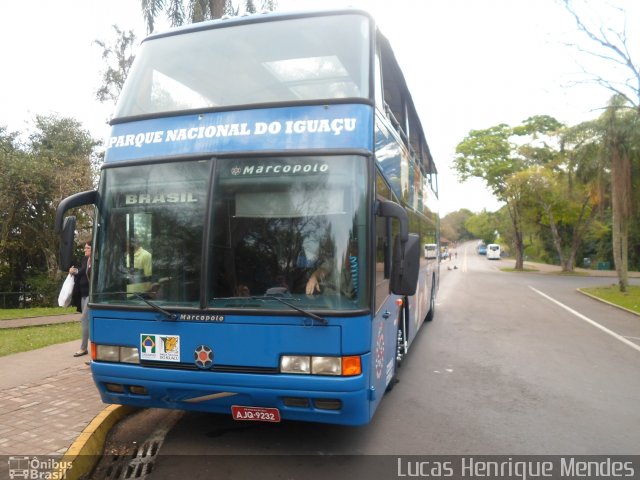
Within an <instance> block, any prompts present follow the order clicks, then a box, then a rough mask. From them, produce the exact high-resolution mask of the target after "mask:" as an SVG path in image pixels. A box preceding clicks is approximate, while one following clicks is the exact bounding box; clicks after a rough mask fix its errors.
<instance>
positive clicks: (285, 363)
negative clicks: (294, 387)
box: [280, 355, 362, 377]
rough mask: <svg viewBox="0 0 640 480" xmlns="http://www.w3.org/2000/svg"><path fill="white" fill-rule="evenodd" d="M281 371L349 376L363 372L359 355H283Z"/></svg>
mask: <svg viewBox="0 0 640 480" xmlns="http://www.w3.org/2000/svg"><path fill="white" fill-rule="evenodd" d="M280 372H281V373H297V374H304V375H309V374H311V375H336V376H338V375H341V376H344V377H347V376H355V375H360V374H361V373H362V364H361V361H360V356H359V355H354V356H351V357H321V356H317V357H316V356H311V355H283V356H282V357H280Z"/></svg>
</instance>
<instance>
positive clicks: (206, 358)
mask: <svg viewBox="0 0 640 480" xmlns="http://www.w3.org/2000/svg"><path fill="white" fill-rule="evenodd" d="M193 359H194V361H195V364H196V366H197V367H198V368H200V369H202V370H206V369H209V368H211V367H212V366H213V351H212V350H211V349H210V348H209V347H208V346H206V345H198V346H197V347H196V349H195V351H194V352H193Z"/></svg>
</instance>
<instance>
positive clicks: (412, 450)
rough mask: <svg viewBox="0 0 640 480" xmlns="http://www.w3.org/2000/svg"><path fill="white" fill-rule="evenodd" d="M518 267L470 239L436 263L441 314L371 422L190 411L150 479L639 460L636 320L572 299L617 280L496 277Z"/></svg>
mask: <svg viewBox="0 0 640 480" xmlns="http://www.w3.org/2000/svg"><path fill="white" fill-rule="evenodd" d="M512 265H513V260H504V259H503V260H498V261H488V260H487V259H486V258H485V257H481V256H478V255H476V253H475V251H474V249H473V245H472V244H467V245H466V246H465V247H461V248H459V249H458V258H457V260H453V261H451V262H444V263H443V264H442V269H441V286H440V291H439V294H438V298H437V311H436V317H435V320H434V321H433V322H432V323H430V324H426V325H425V326H424V327H423V329H422V331H421V333H420V335H419V336H418V338H417V339H416V341H415V342H414V344H413V347H412V349H411V351H410V352H409V355H408V357H407V358H406V359H405V361H404V363H403V366H402V368H401V369H400V383H399V384H398V385H396V387H395V389H394V390H393V391H392V392H390V393H388V394H387V397H386V398H385V399H384V400H383V402H382V404H381V406H380V408H379V409H378V411H377V412H376V415H375V418H374V419H373V421H372V422H371V423H370V424H369V425H367V426H364V427H358V428H353V427H340V426H333V425H317V424H306V423H297V422H283V423H281V424H246V423H238V422H234V421H233V420H231V418H230V417H229V416H216V415H208V414H200V413H186V414H184V416H182V418H181V419H180V420H179V421H178V422H177V423H176V425H175V426H174V427H173V428H172V429H171V431H170V432H169V433H168V435H167V436H166V438H164V443H163V445H162V447H161V449H160V453H159V456H158V458H157V459H156V461H155V466H154V469H153V473H152V475H151V476H150V477H149V478H152V479H153V480H159V479H169V478H188V477H190V476H192V475H195V474H196V472H197V475H198V476H204V477H205V478H234V479H236V478H262V479H267V478H282V479H286V478H303V479H308V478H332V479H342V478H350V479H359V478H398V477H399V476H402V475H400V473H401V472H399V470H398V469H399V468H402V467H401V466H399V464H398V462H399V461H404V460H402V459H404V458H409V456H411V455H420V456H422V455H507V456H511V455H597V454H602V455H632V454H638V453H639V446H640V428H639V426H640V408H638V406H639V405H640V374H639V373H638V372H639V371H640V368H639V367H640V317H637V316H635V315H632V314H630V313H627V312H624V311H621V310H618V309H615V308H613V307H610V306H608V305H605V304H602V303H599V302H596V301H595V300H593V299H590V298H588V297H586V296H584V295H582V294H580V293H578V292H577V291H576V288H577V287H582V286H591V285H598V284H610V283H613V282H615V279H612V278H602V277H566V276H555V275H540V274H534V273H507V272H503V271H501V270H500V267H501V266H512ZM454 266H455V267H456V268H453V267H454ZM450 267H451V269H449V268H450ZM336 456H339V457H336ZM399 459H400V460H399ZM405 473H407V472H405Z"/></svg>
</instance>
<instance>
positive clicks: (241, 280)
mask: <svg viewBox="0 0 640 480" xmlns="http://www.w3.org/2000/svg"><path fill="white" fill-rule="evenodd" d="M212 168H213V170H212ZM211 171H214V172H215V175H213V176H211V175H212V174H211V173H210V172H211ZM209 178H213V180H212V181H213V182H214V185H213V189H212V192H213V196H212V197H211V200H209V195H208V192H209V182H210V181H209ZM366 178H367V173H366V161H365V158H364V157H358V156H322V157H274V158H259V159H258V158H254V159H247V158H244V159H219V160H217V161H215V162H214V161H208V160H207V161H196V162H176V163H165V164H155V165H137V166H127V167H119V168H110V169H105V170H104V172H103V177H102V184H101V203H100V206H99V225H98V227H97V230H98V233H97V241H96V248H95V263H94V273H93V275H92V279H93V281H94V285H93V296H92V301H93V302H94V303H97V304H109V305H114V304H117V305H136V306H142V305H144V303H143V300H142V298H140V297H144V298H145V299H148V300H152V301H153V302H155V303H156V304H157V305H158V306H161V307H168V308H172V307H193V308H202V307H209V308H215V309H224V308H231V309H247V308H248V309H269V310H273V309H277V310H284V311H291V309H290V307H288V306H287V305H284V304H282V303H280V302H278V301H277V300H274V299H273V298H272V297H279V298H281V299H283V300H285V301H287V302H289V303H292V304H293V305H295V306H296V307H299V308H305V309H310V310H316V309H331V310H339V309H347V310H349V309H350V310H353V309H362V308H367V306H368V303H369V298H368V296H367V293H366V292H367V288H366V286H367V285H366V280H365V279H366V278H367V268H368V267H367V263H366V257H365V252H366V248H365V246H366V244H365V239H366V232H367V228H368V227H367V224H366V220H365V219H366V218H367V215H366V214H365V213H366V184H365V182H366ZM208 202H211V208H210V209H207V204H208ZM207 212H210V214H211V218H210V219H209V218H207ZM209 223H210V231H209V232H207V228H208V227H207V224H209ZM206 238H209V239H210V240H209V244H208V245H207V246H206V247H205V248H203V245H204V241H205V239H206ZM317 271H321V272H322V273H321V275H320V277H321V278H322V282H321V284H320V285H319V288H318V289H317V290H314V291H313V292H312V294H307V287H308V285H307V284H308V281H309V278H310V276H311V275H312V274H313V273H314V272H317ZM203 279H206V280H204V282H205V285H203V283H202V281H203Z"/></svg>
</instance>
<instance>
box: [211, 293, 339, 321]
mask: <svg viewBox="0 0 640 480" xmlns="http://www.w3.org/2000/svg"><path fill="white" fill-rule="evenodd" d="M213 300H254V301H259V302H260V301H263V300H276V301H278V302H280V303H282V304H283V305H286V306H287V307H289V308H292V309H293V310H295V311H296V312H300V313H301V314H303V315H304V316H305V317H308V318H310V319H312V320H316V321H317V322H319V323H320V325H323V326H327V325H329V322H327V319H326V318H323V317H321V316H320V315H316V314H315V313H312V312H308V311H306V310H305V309H303V308H300V307H297V306H296V305H293V304H291V303H289V302H287V301H286V300H283V299H282V298H281V297H278V296H275V295H264V296H262V297H253V296H249V297H223V298H214V299H213ZM312 325H313V323H312Z"/></svg>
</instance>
